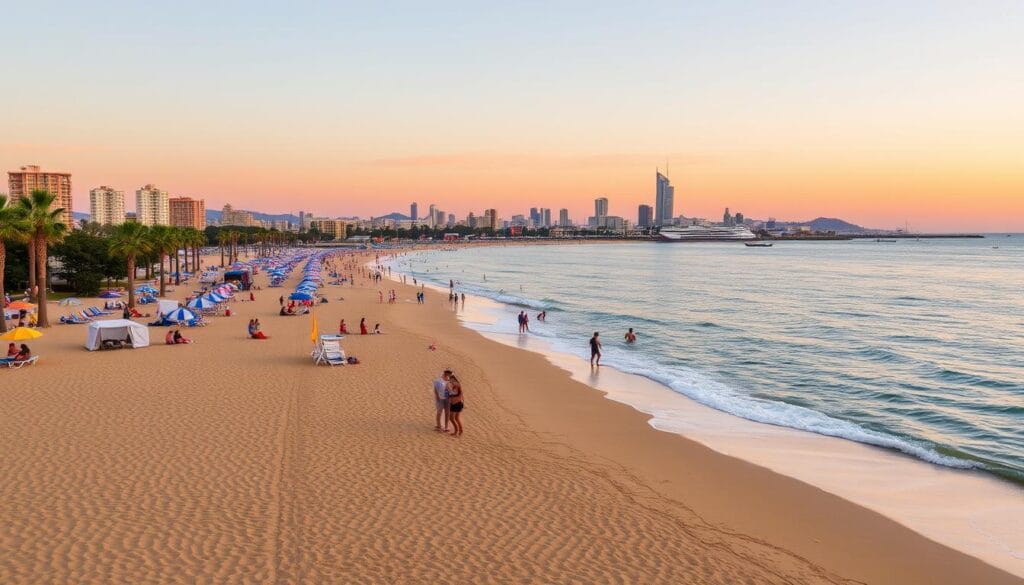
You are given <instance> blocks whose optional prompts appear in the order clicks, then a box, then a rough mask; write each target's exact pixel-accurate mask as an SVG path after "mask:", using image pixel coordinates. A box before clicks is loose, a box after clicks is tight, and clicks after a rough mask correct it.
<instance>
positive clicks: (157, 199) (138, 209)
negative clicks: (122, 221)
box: [135, 185, 171, 225]
mask: <svg viewBox="0 0 1024 585" xmlns="http://www.w3.org/2000/svg"><path fill="white" fill-rule="evenodd" d="M167 199H168V197H167V191H161V190H160V189H159V188H158V187H157V186H155V185H146V186H145V187H141V188H139V189H138V190H136V191H135V217H136V218H137V220H138V222H139V223H141V224H142V225H170V223H171V217H170V207H169V205H168V202H167Z"/></svg>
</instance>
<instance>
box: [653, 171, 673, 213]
mask: <svg viewBox="0 0 1024 585" xmlns="http://www.w3.org/2000/svg"><path fill="white" fill-rule="evenodd" d="M655 174H656V175H657V176H656V178H655V181H656V184H655V194H654V225H656V226H663V225H671V224H672V218H673V217H675V194H676V190H675V187H673V186H672V183H671V182H670V181H669V180H668V177H666V176H665V175H663V174H661V172H660V171H655Z"/></svg>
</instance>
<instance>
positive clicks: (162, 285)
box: [160, 250, 167, 298]
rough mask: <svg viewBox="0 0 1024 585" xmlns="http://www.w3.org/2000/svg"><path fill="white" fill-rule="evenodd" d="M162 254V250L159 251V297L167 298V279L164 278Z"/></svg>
mask: <svg viewBox="0 0 1024 585" xmlns="http://www.w3.org/2000/svg"><path fill="white" fill-rule="evenodd" d="M164 256H166V254H164V252H163V250H161V251H160V297H161V298H162V297H165V296H167V295H166V294H165V293H166V292H167V279H166V278H164Z"/></svg>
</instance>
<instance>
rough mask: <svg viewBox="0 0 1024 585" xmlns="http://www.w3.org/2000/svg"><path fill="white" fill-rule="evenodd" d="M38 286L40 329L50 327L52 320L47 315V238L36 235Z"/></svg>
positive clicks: (37, 307) (37, 314)
mask: <svg viewBox="0 0 1024 585" xmlns="http://www.w3.org/2000/svg"><path fill="white" fill-rule="evenodd" d="M36 246H37V249H36V285H37V286H38V287H39V305H38V306H36V316H37V317H38V324H37V326H38V327H49V326H50V320H49V318H48V317H47V315H46V238H45V237H44V236H43V235H42V234H37V235H36Z"/></svg>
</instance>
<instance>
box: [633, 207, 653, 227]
mask: <svg viewBox="0 0 1024 585" xmlns="http://www.w3.org/2000/svg"><path fill="white" fill-rule="evenodd" d="M636 225H637V227H642V228H649V227H651V226H652V225H654V209H653V208H652V207H651V206H650V205H641V206H640V208H639V209H638V210H637V217H636Z"/></svg>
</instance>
